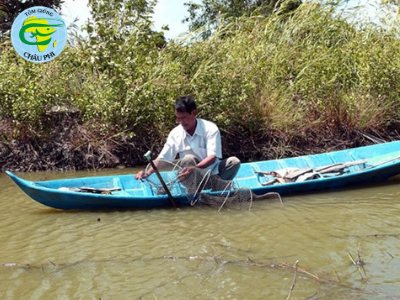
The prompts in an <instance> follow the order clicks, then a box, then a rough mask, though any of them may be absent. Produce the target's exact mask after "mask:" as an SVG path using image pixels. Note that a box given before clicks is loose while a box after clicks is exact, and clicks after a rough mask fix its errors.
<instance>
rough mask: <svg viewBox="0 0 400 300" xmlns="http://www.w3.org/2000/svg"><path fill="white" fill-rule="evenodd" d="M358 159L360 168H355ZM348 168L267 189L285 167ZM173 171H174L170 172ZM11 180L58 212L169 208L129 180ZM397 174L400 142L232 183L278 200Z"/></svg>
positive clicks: (255, 170) (174, 189)
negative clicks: (88, 189) (103, 191)
mask: <svg viewBox="0 0 400 300" xmlns="http://www.w3.org/2000/svg"><path fill="white" fill-rule="evenodd" d="M360 160H361V162H360V163H358V162H359V161H360ZM341 163H342V164H343V163H350V165H351V166H350V167H346V168H345V172H342V173H341V174H340V175H337V174H334V175H332V174H331V176H325V175H324V176H323V177H320V178H317V179H311V180H305V181H300V182H299V181H295V182H286V183H277V184H271V185H269V184H268V182H270V181H271V179H273V178H274V177H273V176H272V175H269V174H266V173H265V172H271V171H276V170H285V169H290V168H297V169H301V168H309V169H312V170H318V169H320V168H321V167H324V166H335V165H337V164H341ZM175 172H176V171H175ZM7 174H8V175H9V176H10V177H11V179H12V180H13V181H14V182H15V183H16V184H17V185H18V186H19V187H20V188H21V189H22V190H23V191H24V192H25V193H26V194H27V195H28V196H29V197H31V198H32V199H34V200H36V201H37V202H39V203H41V204H43V205H46V206H49V207H53V208H58V209H80V210H83V209H119V208H138V209H143V208H156V207H172V203H171V201H170V199H169V198H168V196H167V195H165V194H163V193H161V194H159V193H158V192H159V191H157V189H155V188H154V186H152V185H151V184H150V183H149V182H147V181H138V180H136V179H135V178H134V175H133V174H132V175H119V176H99V177H85V178H72V179H62V180H50V181H28V180H24V179H22V178H20V177H18V176H16V175H15V174H13V173H11V172H8V171H7ZM399 174H400V141H396V142H390V143H383V144H378V145H372V146H366V147H359V148H352V149H347V150H340V151H334V152H329V153H322V154H315V155H306V156H300V157H294V158H285V159H278V160H269V161H259V162H250V163H243V164H242V165H241V167H240V170H239V172H238V174H237V176H236V178H235V179H234V185H235V187H237V188H246V189H247V188H250V189H251V190H252V191H253V193H255V194H257V195H262V194H265V193H268V192H277V193H279V194H281V195H289V194H297V193H305V192H312V191H317V190H334V189H337V188H342V187H351V186H356V185H359V184H366V183H371V182H382V181H384V180H387V179H388V178H391V177H393V176H396V175H399ZM162 176H163V178H164V180H165V181H167V182H168V181H169V182H172V178H175V177H176V173H174V172H163V174H162ZM169 186H170V188H171V194H172V195H173V197H174V200H175V202H176V203H177V205H178V206H188V205H190V201H189V199H188V197H187V194H186V190H185V188H184V187H183V186H182V185H180V184H179V183H177V182H176V183H174V184H172V185H169ZM81 187H91V188H95V189H112V190H113V191H112V192H111V193H110V194H95V193H87V192H82V191H76V189H77V188H81Z"/></svg>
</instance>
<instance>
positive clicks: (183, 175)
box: [178, 167, 194, 182]
mask: <svg viewBox="0 0 400 300" xmlns="http://www.w3.org/2000/svg"><path fill="white" fill-rule="evenodd" d="M193 169H194V167H185V168H183V169H182V170H180V171H179V174H178V182H182V181H185V180H187V179H188V178H189V176H190V175H191V174H192V172H193Z"/></svg>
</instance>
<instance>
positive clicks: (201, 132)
mask: <svg viewBox="0 0 400 300" xmlns="http://www.w3.org/2000/svg"><path fill="white" fill-rule="evenodd" d="M174 108H175V116H176V119H177V121H178V122H179V125H178V126H176V127H175V128H174V129H173V130H172V131H171V132H170V133H169V135H168V138H167V141H166V143H165V145H164V147H163V149H162V150H161V152H160V154H159V155H158V157H157V159H156V160H155V164H156V165H157V161H159V160H160V159H163V160H170V161H172V160H174V159H175V158H176V156H177V155H178V156H179V159H181V165H185V163H186V162H188V161H193V162H194V163H193V165H194V167H197V168H200V169H210V170H211V171H212V173H214V174H218V175H219V176H220V177H221V178H222V179H225V180H232V179H233V178H234V177H235V176H236V174H237V172H238V171H239V168H240V160H239V159H238V158H236V157H229V158H227V159H222V160H221V158H222V149H221V134H220V132H219V129H218V127H217V125H215V124H214V123H212V122H210V121H206V120H203V119H199V118H197V107H196V103H195V101H194V99H193V98H192V97H191V96H181V97H179V98H178V99H177V100H176V102H175V105H174ZM192 168H193V167H192ZM190 171H191V168H190V167H189V168H184V169H183V170H182V171H181V172H180V174H179V176H180V177H184V176H185V175H188V174H189V173H190ZM151 173H153V170H152V169H151V168H150V169H149V170H148V171H147V174H145V171H140V172H139V173H137V174H136V175H135V178H136V179H142V178H145V177H147V176H149V175H150V174H151Z"/></svg>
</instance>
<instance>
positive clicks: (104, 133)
mask: <svg viewBox="0 0 400 300" xmlns="http://www.w3.org/2000/svg"><path fill="white" fill-rule="evenodd" d="M41 128H42V130H40V134H39V133H38V132H39V131H37V129H36V130H32V129H29V128H24V127H22V126H18V125H16V124H14V123H13V122H12V121H11V120H1V121H0V137H1V139H0V169H1V170H2V171H5V170H10V171H15V172H29V171H45V170H58V171H67V170H84V169H103V168H124V167H136V166H142V165H144V164H146V162H145V160H144V159H143V154H144V153H145V152H147V150H149V149H151V150H152V152H153V156H156V155H157V153H158V152H159V151H160V150H161V147H162V145H163V142H164V140H165V138H166V137H158V136H157V135H156V134H154V133H151V134H149V133H145V132H142V133H140V132H139V133H137V132H136V133H135V134H136V135H135V136H134V137H131V136H130V132H129V131H121V129H120V128H118V127H117V126H114V127H108V128H105V127H102V126H99V125H98V124H90V123H86V124H83V123H82V122H81V120H80V117H79V116H78V115H76V114H68V115H59V114H55V115H50V116H48V118H47V119H46V120H43V121H42V124H41ZM398 132H400V129H399V128H397V127H393V126H392V127H389V128H388V129H386V131H385V133H384V134H382V133H379V132H377V131H374V132H359V131H355V130H349V129H347V128H334V129H332V128H330V129H321V128H316V129H308V130H305V131H302V132H299V133H298V134H295V135H293V134H291V135H288V134H285V133H282V132H274V131H269V132H257V133H252V134H248V133H245V132H241V131H240V132H234V131H231V132H230V133H226V132H222V144H223V152H224V156H231V155H235V156H237V157H238V158H239V159H240V160H241V161H242V162H246V161H252V160H263V159H276V158H283V157H294V156H299V155H305V154H315V153H322V152H328V151H334V150H341V149H347V148H353V147H359V146H366V145H371V144H374V143H379V142H387V141H392V140H399V139H400V135H399V134H398Z"/></svg>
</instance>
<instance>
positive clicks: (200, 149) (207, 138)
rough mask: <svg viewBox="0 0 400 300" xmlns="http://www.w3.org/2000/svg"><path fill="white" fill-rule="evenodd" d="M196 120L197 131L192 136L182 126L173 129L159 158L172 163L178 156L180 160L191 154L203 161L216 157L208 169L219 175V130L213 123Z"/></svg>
mask: <svg viewBox="0 0 400 300" xmlns="http://www.w3.org/2000/svg"><path fill="white" fill-rule="evenodd" d="M196 120H197V125H196V130H195V132H194V134H193V135H192V136H191V135H190V134H189V133H187V131H186V130H185V129H184V128H183V127H182V125H178V126H176V127H175V128H174V129H172V131H171V132H170V133H169V135H168V138H167V141H166V143H165V145H164V147H163V149H162V150H161V152H160V154H159V155H158V158H160V159H165V160H171V161H172V160H174V159H175V158H176V156H177V155H178V156H179V158H183V157H184V156H186V155H188V154H191V155H194V156H195V157H196V158H197V159H198V160H199V161H202V160H203V159H205V158H206V157H207V156H210V155H215V156H216V157H217V159H216V161H215V163H214V164H212V165H211V166H209V167H208V169H210V170H212V171H213V173H218V164H219V160H220V159H221V158H222V147H221V134H220V132H219V129H218V127H217V125H215V124H214V123H213V122H210V121H207V120H203V119H196Z"/></svg>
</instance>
